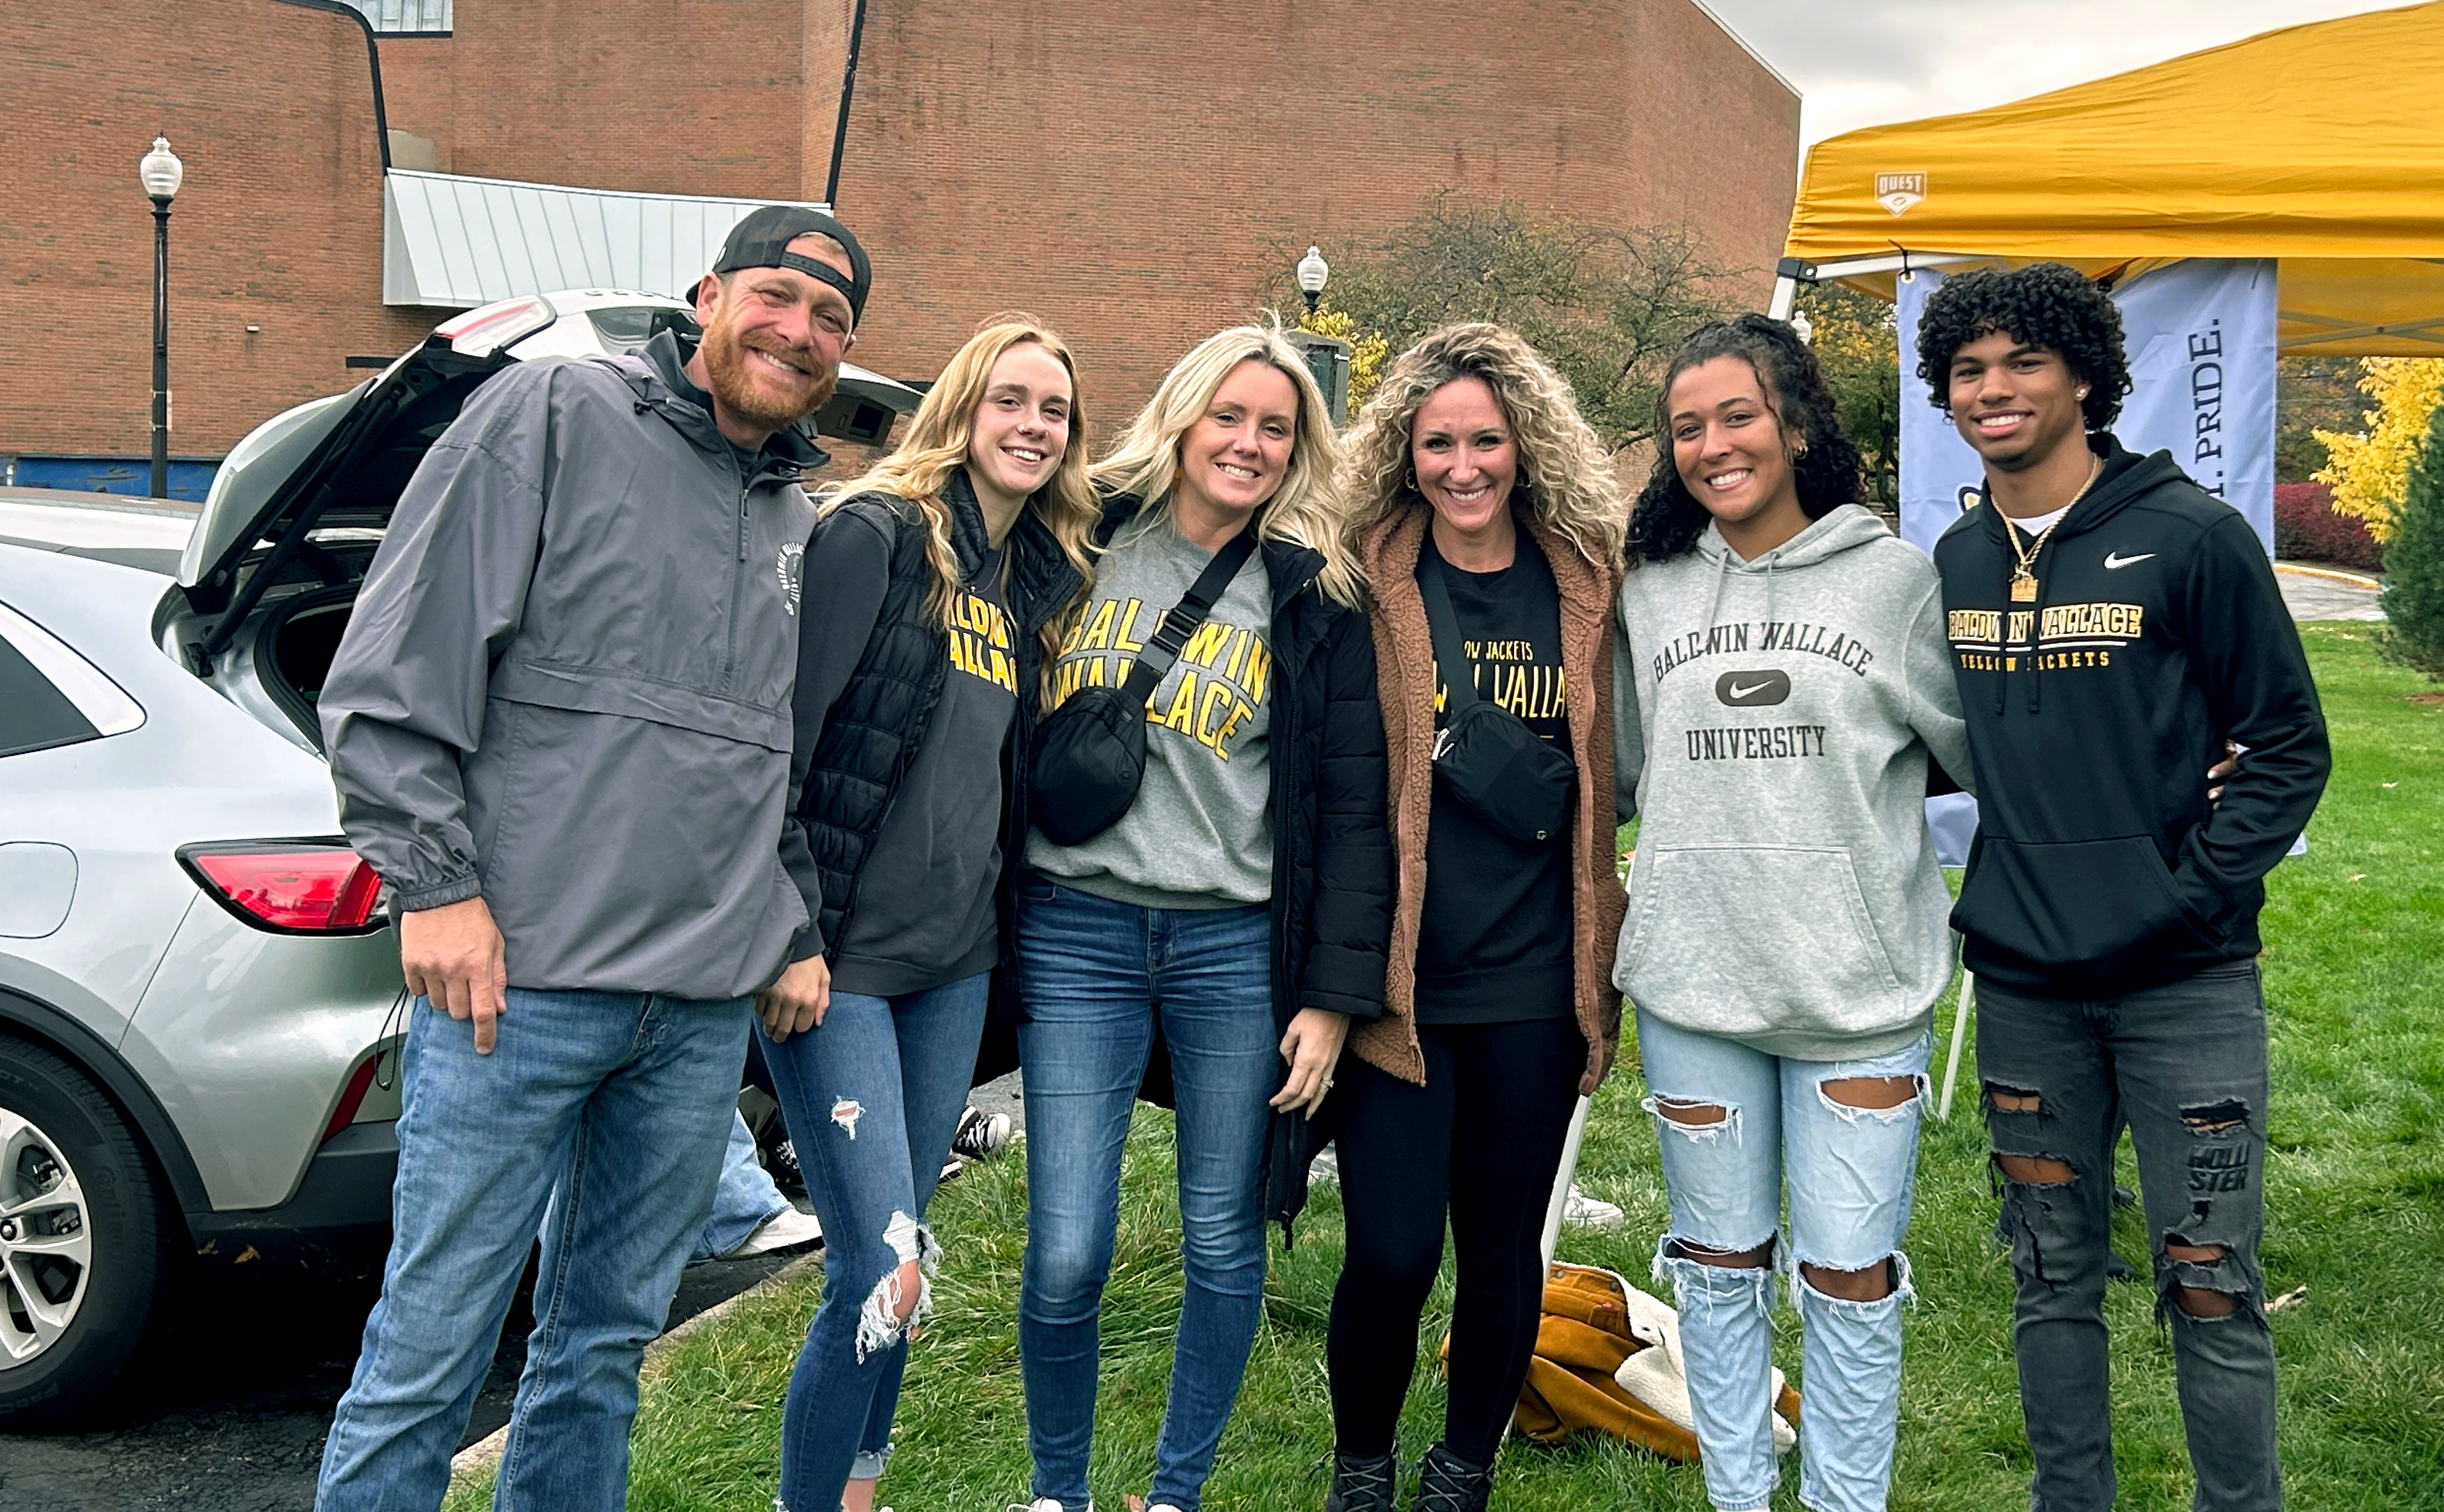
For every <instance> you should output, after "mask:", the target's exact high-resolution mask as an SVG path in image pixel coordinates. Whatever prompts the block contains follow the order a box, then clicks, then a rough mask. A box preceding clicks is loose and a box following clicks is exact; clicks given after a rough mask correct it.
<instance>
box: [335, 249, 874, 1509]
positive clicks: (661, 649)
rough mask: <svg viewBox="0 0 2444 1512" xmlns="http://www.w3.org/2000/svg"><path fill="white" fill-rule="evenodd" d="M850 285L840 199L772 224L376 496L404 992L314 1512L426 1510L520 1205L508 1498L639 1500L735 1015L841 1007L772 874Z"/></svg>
mask: <svg viewBox="0 0 2444 1512" xmlns="http://www.w3.org/2000/svg"><path fill="white" fill-rule="evenodd" d="M868 282H869V269H868V265H867V263H866V259H865V255H864V253H863V251H862V250H861V249H860V248H859V247H858V244H857V242H856V239H855V238H854V237H852V236H851V235H850V234H849V232H848V231H847V230H845V229H844V228H842V227H841V226H840V225H839V224H838V223H837V222H834V221H833V220H832V219H831V218H830V217H828V216H825V215H822V214H819V213H817V212H812V211H807V210H804V209H801V208H798V207H794V206H777V205H776V206H768V207H766V208H765V209H762V210H759V211H756V212H753V213H752V214H750V215H749V216H748V217H747V218H746V219H744V220H742V221H740V222H739V223H738V226H737V227H736V229H735V230H732V232H731V236H730V240H729V242H728V243H727V244H726V245H725V246H724V248H723V249H722V254H721V257H720V259H719V261H718V262H717V263H716V264H715V266H714V270H713V272H711V273H709V274H707V275H706V276H705V277H704V278H703V279H702V280H701V281H700V282H699V283H698V284H697V286H696V289H695V306H696V313H697V315H698V316H699V317H700V319H701V321H702V323H703V327H704V337H703V341H701V343H700V344H699V345H697V346H696V348H695V349H694V351H693V352H689V351H686V350H684V349H683V348H682V346H681V345H680V343H679V342H678V341H676V340H675V339H674V338H673V337H671V336H670V335H667V334H665V335H664V336H661V337H657V339H656V341H654V343H652V344H650V345H649V346H648V347H647V348H646V349H645V350H644V351H643V352H641V353H639V354H637V355H634V356H622V357H607V358H591V359H585V360H576V361H548V360H546V361H537V362H528V363H522V364H519V365H517V366H514V367H511V368H509V369H507V370H506V371H504V372H502V373H501V374H500V375H499V376H498V377H496V378H493V379H491V381H490V382H489V383H487V384H486V385H485V386H484V387H483V388H482V389H481V390H479V391H478V392H477V393H476V395H475V396H474V397H472V399H470V400H469V401H468V403H467V406H466V408H465V410H464V411H463V412H462V413H461V414H460V415H459V416H458V418H457V420H456V421H455V422H454V424H453V425H452V426H451V427H450V429H449V431H448V432H447V433H444V434H443V435H442V437H441V439H440V440H439V441H437V442H435V444H434V446H433V449H432V451H431V452H429V453H428V454H427V455H426V457H425V459H424V461H423V463H422V464H421V466H419V467H418V468H417V472H416V475H415V477H414V478H413V479H412V480H411V481H410V482H409V484H408V486H407V489H406V491H405V492H404V493H402V494H401V495H400V498H399V502H398V510H397V512H396V513H395V515H394V516H393V518H392V521H391V526H390V531H389V534H388V536H387V537H386V538H385V540H384V541H383V543H382V546H381V549H380V552H379V553H378V554H377V556H376V558H375V560H374V564H373V569H372V572H371V574H370V576H369V577H368V578H367V580H366V581H365V586H364V591H363V593H362V594H361V596H360V597H359V599H358V600H357V604H356V610H355V613H354V616H353V617H352V618H351V620H350V622H349V625H348V630H347V635H346V636H345V638H344V639H343V641H342V643H341V647H340V651H339V655H338V657H337V659H336V660H335V661H334V662H333V664H332V667H331V672H330V676H329V679H328V681H327V682H326V684H325V687H324V695H323V699H322V715H323V728H324V738H325V744H326V747H327V748H328V750H329V752H330V758H331V770H332V774H333V777H334V779H335V781H336V782H337V784H338V785H339V789H340V800H341V816H342V819H341V822H342V825H343V828H344V829H345V830H346V831H347V834H348V838H349V839H350V841H351V842H352V843H353V844H355V845H356V847H357V848H358V850H359V851H360V853H361V854H362V855H363V856H365V857H367V858H368V859H369V860H371V861H372V862H373V863H374V866H375V868H376V870H378V871H379V872H380V874H381V875H382V877H383V878H384V880H385V881H387V882H388V883H389V885H390V887H391V888H392V889H393V892H394V894H395V896H396V898H397V911H396V913H395V914H394V917H395V918H396V920H397V923H398V932H399V955H400V962H401V965H402V967H403V968H404V969H405V974H406V978H407V985H408V987H409V989H410V990H411V991H413V992H415V993H417V995H418V1002H417V1008H416V1011H415V1012H414V1014H413V1016H412V1017H411V1019H410V1021H409V1025H408V1036H407V1046H406V1052H405V1058H404V1059H405V1079H404V1106H403V1108H402V1111H401V1114H400V1117H399V1123H398V1142H399V1169H398V1185H397V1187H396V1189H395V1190H394V1195H393V1215H394V1221H395V1224H396V1235H395V1237H394V1239H393V1242H392V1247H391V1253H390V1261H389V1264H388V1266H387V1267H386V1269H385V1271H384V1274H383V1278H382V1297H381V1300H380V1303H379V1304H378V1305H377V1306H376V1307H375V1309H374V1312H373V1316H372V1318H370V1319H369V1320H368V1321H367V1322H366V1325H365V1338H364V1348H363V1353H362V1354H361V1356H360V1357H359V1359H358V1361H357V1370H356V1375H355V1378H354V1380H353V1381H352V1382H351V1383H350V1385H349V1388H348V1392H347V1394H346V1395H345V1396H344V1397H343V1398H342V1399H341V1402H340V1406H339V1411H338V1414H337V1416H336V1418H335V1419H334V1421H333V1423H332V1425H331V1434H330V1438H329V1441H328V1443H327V1444H326V1446H325V1447H324V1458H323V1476H322V1484H321V1488H320V1490H319V1493H318V1496H317V1501H316V1505H317V1506H318V1507H320V1508H322V1509H324V1512H360V1509H376V1508H380V1509H393V1508H397V1509H415V1512H429V1509H431V1508H434V1507H435V1506H438V1505H439V1504H440V1502H441V1499H442V1496H443V1494H444V1492H445V1490H446V1488H447V1484H448V1479H449V1470H450V1457H451V1454H452V1452H453V1450H454V1449H455V1448H456V1447H457V1443H458V1438H459V1435H460V1434H461V1433H462V1432H464V1430H465V1429H466V1425H467V1417H468V1412H469V1410H470V1408H471V1406H472V1403H473V1400H474V1395H475V1391H476V1388H477V1386H478V1385H479V1384H480V1383H481V1381H482V1379H483V1377H484V1374H485V1371H486V1369H487V1368H488V1366H489V1365H490V1363H491V1355H492V1351H493V1348H494V1344H495V1342H496V1340H497V1339H498V1337H499V1335H500V1328H501V1322H502V1319H503V1317H504V1316H505V1315H506V1313H507V1312H508V1310H509V1302H510V1299H511V1297H512V1296H513V1294H514V1293H515V1291H516V1289H517V1282H518V1277H519V1274H520V1272H521V1270H522V1269H523V1268H524V1265H525V1263H526V1258H527V1247H528V1244H529V1243H530V1242H531V1241H532V1238H533V1236H534V1234H535V1233H536V1231H537V1228H538V1226H540V1227H541V1228H542V1231H543V1236H544V1243H543V1262H542V1269H541V1271H540V1273H539V1279H538V1280H537V1282H536V1285H535V1299H534V1301H535V1319H536V1321H535V1329H534V1334H533V1337H532V1338H531V1339H530V1340H529V1342H528V1358H527V1368H526V1373H525V1374H524V1376H523V1377H522V1378H521V1379H520V1381H519V1383H518V1393H517V1400H516V1405H515V1409H514V1412H513V1415H512V1417H511V1420H510V1427H509V1444H508V1447H507V1449H506V1451H505V1453H504V1455H503V1457H502V1460H501V1467H500V1479H499V1490H498V1493H497V1500H496V1502H495V1505H497V1506H499V1507H501V1508H504V1509H512V1512H525V1509H537V1512H540V1509H545V1508H549V1509H552V1512H565V1509H590V1508H617V1507H620V1506H621V1505H622V1504H624V1503H625V1500H626V1491H627V1479H628V1429H629V1425H630V1423H631V1421H632V1419H633V1418H634V1417H635V1415H636V1405H637V1369H638V1365H639V1361H640V1360H641V1358H642V1356H643V1351H644V1346H645V1343H646V1342H647V1341H648V1340H649V1339H651V1338H652V1337H654V1336H655V1335H656V1334H657V1332H659V1330H660V1327H661V1323H662V1319H663V1317H664V1315H665V1314H666V1312H667V1311H668V1308H669V1306H670V1300H671V1296H672V1293H673V1292H674V1291H675V1290H676V1286H677V1282H678V1274H679V1269H680V1267H681V1265H682V1264H684V1263H685V1262H686V1260H687V1256H688V1249H689V1245H690V1244H691V1242H692V1241H693V1240H694V1237H695V1235H696V1233H697V1231H698V1230H699V1229H700V1228H701V1227H702V1226H703V1224H704V1221H705V1216H706V1212H707V1209H708V1208H709V1206H710V1204H711V1202H712V1198H713V1180H714V1176H715V1173H716V1171H718V1170H719V1167H720V1164H721V1158H722V1150H723V1145H724V1141H725V1137H726V1134H727V1133H728V1130H729V1126H730V1123H731V1118H732V1110H733V1106H734V1104H733V1098H734V1097H735V1094H736V1090H737V1085H738V1072H739V1063H740V1061H741V1060H742V1058H743V1056H744V1053H745V1040H746V1036H747V1032H748V1023H749V1012H750V1005H751V1004H752V1002H753V1000H754V998H755V997H756V995H757V994H758V993H769V994H770V995H772V996H773V997H775V998H777V999H780V1000H781V1001H783V1002H784V1003H786V1004H788V1005H792V1006H793V1007H799V1008H801V1009H802V1010H805V1009H813V1010H815V1011H820V1009H819V1006H818V1005H821V1004H822V1003H823V1002H824V999H825V998H826V996H827V988H828V981H827V977H826V975H825V970H824V964H823V962H822V960H821V959H820V958H817V959H814V960H809V961H805V962H801V963H798V964H797V965H795V966H789V967H788V968H787V970H786V971H785V970H784V967H785V965H786V964H787V961H788V957H789V955H790V953H791V951H790V946H791V944H792V942H793V940H794V938H795V936H796V935H797V933H798V931H800V930H802V929H803V928H805V924H806V911H805V903H804V901H803V899H802V897H801V895H800V894H799V891H798V889H797V887H796V886H795V885H794V884H793V883H792V882H791V881H790V879H789V876H788V875H787V872H786V871H785V870H784V869H783V867H782V864H781V859H780V857H781V846H782V834H783V826H784V824H785V822H787V814H788V810H789V808H790V804H789V803H788V802H787V792H786V789H787V781H788V765H789V736H790V693H791V691H792V685H793V683H794V681H795V676H796V667H797V643H798V636H797V628H796V620H795V617H796V614H797V608H798V605H797V598H798V569H799V562H800V560H801V557H802V555H803V553H804V550H805V541H806V536H807V532H808V530H809V529H810V527H811V526H812V524H813V520H814V510H813V507H812V506H811V505H810V503H809V502H808V500H807V498H806V496H805V491H804V490H803V489H801V488H800V487H799V485H798V481H797V480H798V477H799V474H800V472H801V470H802V469H804V468H805V467H806V466H808V465H811V464H816V463H819V462H820V461H821V460H822V453H821V452H817V451H815V450H814V449H813V447H811V446H810V445H809V444H808V443H807V442H806V441H805V438H804V437H803V436H802V435H801V434H800V433H799V432H798V431H797V429H796V426H797V422H799V421H800V420H803V419H804V418H805V417H806V416H807V415H812V414H813V413H814V412H815V410H816V409H817V408H819V407H820V406H821V405H822V403H823V402H824V399H825V398H826V397H828V396H829V395H830V394H831V392H832V388H833V386H834V384H835V383H836V382H837V380H838V376H839V370H840V362H841V358H842V354H843V353H844V352H845V351H846V350H847V348H848V347H849V345H850V344H851V343H852V342H853V341H855V340H856V337H855V334H854V333H855V328H856V323H857V320H858V317H859V316H860V315H861V313H862V310H863V307H864V304H865V295H866V289H867V286H868ZM430 1010H440V1011H430ZM555 1188H557V1193H555ZM546 1208H548V1213H547V1214H546Z"/></svg>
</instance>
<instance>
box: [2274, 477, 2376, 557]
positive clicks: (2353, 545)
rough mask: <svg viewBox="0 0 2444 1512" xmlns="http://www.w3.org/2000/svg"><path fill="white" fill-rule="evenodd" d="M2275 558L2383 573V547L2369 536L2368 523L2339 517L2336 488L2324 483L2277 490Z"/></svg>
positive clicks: (2288, 485)
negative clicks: (2335, 494) (2336, 511)
mask: <svg viewBox="0 0 2444 1512" xmlns="http://www.w3.org/2000/svg"><path fill="white" fill-rule="evenodd" d="M2274 555H2275V556H2276V557H2277V558H2279V559H2281V560H2283V561H2285V562H2330V563H2332V564H2333V565H2335V566H2337V567H2356V568H2358V569H2359V570H2361V572H2381V571H2383V570H2384V547H2383V546H2382V545H2380V544H2378V542H2377V539H2376V537H2374V536H2372V535H2370V534H2368V527H2367V522H2366V521H2364V520H2361V519H2360V518H2359V517H2358V516H2357V515H2349V514H2336V513H2335V512H2334V490H2333V489H2332V488H2330V487H2328V486H2327V485H2325V484H2323V483H2278V484H2276V485H2275V486H2274Z"/></svg>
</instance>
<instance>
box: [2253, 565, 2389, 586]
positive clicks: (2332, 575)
mask: <svg viewBox="0 0 2444 1512" xmlns="http://www.w3.org/2000/svg"><path fill="white" fill-rule="evenodd" d="M2274 570H2275V571H2277V572H2288V573H2292V574H2294V575H2296V576H2298V577H2303V578H2324V579H2325V580H2327V581H2332V582H2346V583H2349V584H2350V585H2351V586H2352V587H2354V588H2382V587H2383V586H2384V584H2383V583H2381V582H2379V581H2377V580H2376V579H2374V578H2368V577H2362V576H2361V575H2360V574H2359V573H2356V572H2342V571H2339V570H2337V569H2336V568H2333V567H2304V566H2301V565H2300V564H2299V563H2298V562H2276V563H2275V564H2274Z"/></svg>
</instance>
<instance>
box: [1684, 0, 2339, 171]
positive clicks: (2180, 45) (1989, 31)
mask: <svg viewBox="0 0 2444 1512" xmlns="http://www.w3.org/2000/svg"><path fill="white" fill-rule="evenodd" d="M1706 3H1707V4H1708V5H1709V6H1710V7H1711V8H1712V9H1713V11H1714V13H1715V14H1716V15H1718V16H1720V17H1722V18H1723V21H1724V23H1725V24H1726V25H1728V26H1730V27H1731V29H1732V30H1734V31H1736V32H1738V33H1739V35H1740V39H1741V40H1742V41H1744V42H1746V43H1747V44H1748V45H1749V46H1750V47H1753V48H1755V49H1756V50H1757V51H1758V52H1759V53H1761V54H1763V55H1764V57H1765V60H1766V61H1767V62H1768V63H1770V64H1772V65H1774V67H1775V68H1777V69H1779V70H1780V71H1781V73H1782V75H1783V77H1784V78H1786V79H1788V80H1789V81H1790V82H1791V83H1793V84H1794V85H1796V86H1797V87H1798V89H1799V91H1800V94H1801V97H1802V99H1803V100H1804V101H1805V104H1804V106H1803V109H1802V112H1801V118H1800V137H1801V139H1802V141H1803V142H1806V143H1814V142H1816V141H1818V140H1820V139H1822V138H1825V137H1832V136H1838V135H1840V134H1841V133H1842V132H1845V131H1849V130H1851V129H1853V128H1854V127H1859V126H1873V125H1879V124H1881V123H1883V122H1885V121H1890V120H1916V119H1917V118H1919V117H1921V116H1939V115H1946V114H1949V113H1951V112H1953V111H1956V110H1976V109H1979V108H1981V107H1983V106H1986V105H1992V104H2000V103H2001V102H2003V101H2007V100H2018V99H2020V98H2022V97H2023V96H2027V95H2034V94H2042V93H2044V92H2045V91H2046V90H2048V89H2059V88H2061V87H2062V86H2063V85H2064V84H2073V83H2080V82H2081V81H2083V80H2087V79H2098V78H2102V77H2103V76H2105V75H2107V74H2116V73H2120V72H2123V71H2124V70H2126V69H2130V68H2137V67H2140V66H2143V65H2147V64H2151V63H2157V62H2160V61H2162V60H2163V59H2166V58H2173V57H2177V56H2179V55H2180V54H2182V53H2185V52H2195V51H2197V50H2198V49H2199V48H2201V47H2212V46H2217V45H2219V44H2222V43H2226V42H2236V41H2238V40H2239V39H2240V38H2242V37H2247V36H2251V35H2254V34H2255V33H2257V32H2260V31H2268V30H2271V29H2273V28H2276V27H2288V26H2295V25H2297V24H2299V23H2301V22H2304V21H2324V20H2326V19H2328V18H2330V17H2334V16H2341V15H2349V14H2352V13H2354V12H2357V11H2362V10H2381V9H2387V6H2386V4H2384V3H2383V0H2376V3H2371V0H1973V3H1972V0H1706Z"/></svg>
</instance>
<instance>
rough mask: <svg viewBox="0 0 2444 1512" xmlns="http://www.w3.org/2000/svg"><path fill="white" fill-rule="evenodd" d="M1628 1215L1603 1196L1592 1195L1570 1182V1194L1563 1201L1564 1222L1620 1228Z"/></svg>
mask: <svg viewBox="0 0 2444 1512" xmlns="http://www.w3.org/2000/svg"><path fill="white" fill-rule="evenodd" d="M1627 1216H1628V1215H1627V1214H1625V1213H1623V1212H1622V1211H1621V1210H1620V1208H1619V1207H1617V1206H1615V1205H1614V1204H1612V1203H1608V1202H1606V1201H1604V1200H1603V1199H1602V1197H1590V1196H1588V1195H1587V1194H1586V1193H1585V1192H1583V1191H1581V1190H1580V1189H1579V1186H1578V1183H1577V1182H1572V1183H1571V1184H1570V1195H1569V1196H1568V1197H1567V1198H1566V1199H1565V1200H1564V1201H1563V1203H1562V1222H1564V1223H1565V1224H1571V1225H1575V1226H1578V1227H1581V1228H1619V1227H1620V1225H1621V1220H1622V1219H1623V1218H1625V1217H1627Z"/></svg>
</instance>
